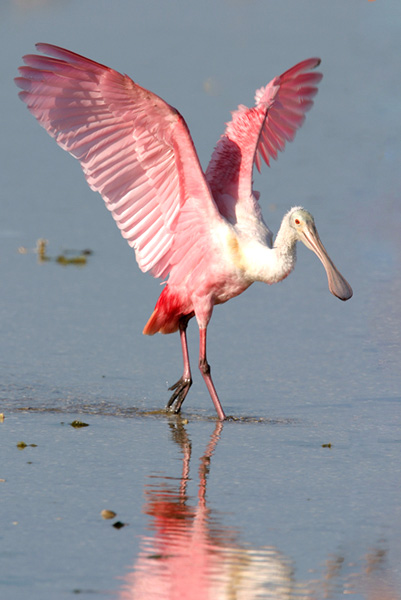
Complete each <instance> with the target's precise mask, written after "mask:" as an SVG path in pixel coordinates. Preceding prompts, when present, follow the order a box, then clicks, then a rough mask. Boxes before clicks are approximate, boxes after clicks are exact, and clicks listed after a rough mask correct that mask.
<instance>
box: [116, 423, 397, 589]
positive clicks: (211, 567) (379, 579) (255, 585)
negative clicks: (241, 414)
mask: <svg viewBox="0 0 401 600" xmlns="http://www.w3.org/2000/svg"><path fill="white" fill-rule="evenodd" d="M169 427H170V430H171V435H172V438H173V441H174V442H175V443H176V444H178V445H179V447H180V449H181V453H182V473H181V477H179V478H176V479H175V478H171V477H167V476H160V475H149V476H148V477H149V479H150V481H149V483H147V484H146V485H145V498H146V501H145V504H144V507H143V512H144V513H145V514H146V515H147V516H148V519H149V521H148V526H147V530H148V532H147V533H146V535H144V536H143V537H142V539H141V543H140V551H139V554H138V556H137V559H136V561H135V563H134V565H133V566H132V567H131V566H130V567H128V570H127V573H126V574H125V575H124V576H123V581H124V583H123V584H122V586H121V589H120V591H119V594H118V597H119V598H120V599H121V600H130V599H134V598H135V599H136V600H140V599H145V598H146V600H156V599H158V600H161V599H163V598H165V599H166V600H167V599H168V600H179V599H180V600H182V599H184V600H185V599H188V600H197V599H199V600H201V599H202V600H203V599H205V598H213V599H233V598H236V599H238V600H242V599H243V600H256V598H258V599H262V600H263V599H273V598H274V599H275V600H281V599H286V600H296V599H298V600H300V599H304V600H313V599H315V598H334V597H336V596H337V595H338V594H340V595H342V594H350V595H351V596H358V597H359V594H361V596H360V597H361V598H365V599H367V600H379V599H380V600H396V599H398V598H399V596H398V595H395V592H394V590H393V588H392V587H391V586H390V585H389V584H388V573H387V571H386V559H387V557H386V550H384V549H383V548H382V547H381V546H380V545H378V547H377V548H374V549H372V550H370V551H369V552H367V553H366V555H365V557H364V558H363V559H362V560H359V561H357V562H353V563H352V564H351V563H349V562H347V563H346V561H345V558H344V557H343V556H341V555H332V556H329V557H328V559H327V560H326V562H325V570H324V573H323V575H322V577H321V578H320V579H316V580H313V579H311V580H309V581H305V582H298V581H297V580H296V576H295V568H294V565H293V564H292V561H291V558H290V557H288V556H285V555H284V554H283V553H282V552H280V551H279V550H278V549H277V548H275V547H273V546H265V547H260V548H257V547H249V546H248V545H247V544H246V543H243V542H242V541H241V539H240V538H241V537H242V536H241V532H240V531H238V530H236V529H234V528H229V527H226V526H225V525H224V524H223V523H222V518H223V516H222V515H220V514H219V513H218V512H217V511H215V510H213V509H212V508H209V507H208V504H207V497H206V488H207V479H208V475H209V473H210V470H211V468H212V455H213V453H214V452H215V450H216V447H217V445H218V442H219V439H220V436H221V434H222V431H223V428H224V427H225V424H223V423H220V422H219V423H216V425H215V428H214V431H213V433H212V435H211V437H210V440H209V443H208V445H207V448H206V450H205V452H204V454H203V455H202V456H201V457H200V459H199V466H198V475H197V490H198V493H197V497H194V496H191V495H190V494H189V493H188V484H189V482H190V481H192V479H191V477H190V463H191V454H192V445H191V441H190V438H189V436H188V433H187V431H186V428H185V424H184V422H183V420H181V419H180V418H177V419H176V420H175V421H174V422H173V421H170V422H169ZM356 569H357V570H356Z"/></svg>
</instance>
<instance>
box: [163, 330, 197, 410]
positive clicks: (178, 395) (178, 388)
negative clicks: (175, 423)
mask: <svg viewBox="0 0 401 600" xmlns="http://www.w3.org/2000/svg"><path fill="white" fill-rule="evenodd" d="M188 321H189V319H188V318H184V319H182V320H181V321H180V340H181V348H182V358H183V361H184V372H183V374H182V377H181V378H180V379H179V380H178V381H177V382H176V383H175V384H174V385H172V386H171V387H169V388H168V389H169V390H172V391H173V394H172V395H171V398H170V400H169V401H168V402H167V406H166V408H167V409H168V410H171V411H172V412H174V413H176V414H177V413H179V412H180V410H181V406H182V403H183V402H184V400H185V398H186V396H187V394H188V392H189V388H190V387H191V385H192V376H191V367H190V364H189V355H188V344H187V326H188ZM173 405H174V406H173Z"/></svg>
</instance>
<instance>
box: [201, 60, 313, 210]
mask: <svg viewBox="0 0 401 600" xmlns="http://www.w3.org/2000/svg"><path fill="white" fill-rule="evenodd" d="M319 64H320V59H319V58H310V59H308V60H304V61H303V62H300V63H299V64H297V65H295V67H292V69H289V70H288V71H286V72H285V73H283V74H282V75H280V76H279V77H275V78H274V79H273V80H272V81H271V82H270V83H269V84H268V85H267V86H266V87H263V88H260V89H259V90H257V91H256V94H255V106H254V107H253V108H247V107H246V106H242V105H241V106H239V107H238V109H237V110H236V111H235V112H233V113H232V120H231V122H230V123H228V124H227V127H226V131H225V133H224V134H223V135H222V136H221V138H220V140H219V141H218V143H217V145H216V148H215V150H214V152H213V155H212V158H211V160H210V163H209V166H208V168H207V171H206V179H207V181H208V183H209V185H210V187H211V190H212V193H213V197H214V199H215V201H216V202H217V204H218V206H219V198H221V197H222V196H223V195H224V194H229V195H230V196H231V197H233V198H235V199H236V200H237V202H242V201H244V202H246V201H247V199H248V198H250V196H251V194H252V171H253V165H254V164H255V165H256V167H257V169H258V170H259V171H260V167H261V158H263V160H264V161H265V162H266V164H267V165H269V164H270V159H271V158H274V159H276V158H277V153H278V151H279V150H280V151H283V150H284V147H285V143H286V141H292V140H293V139H294V137H295V133H296V131H297V129H298V128H299V127H301V125H302V123H303V122H304V120H305V113H306V111H308V110H309V109H310V108H311V107H312V105H313V100H312V98H313V97H314V96H315V95H316V93H317V84H318V83H319V81H320V80H321V79H322V74H321V73H317V72H311V69H314V68H315V67H317V66H318V65H319Z"/></svg>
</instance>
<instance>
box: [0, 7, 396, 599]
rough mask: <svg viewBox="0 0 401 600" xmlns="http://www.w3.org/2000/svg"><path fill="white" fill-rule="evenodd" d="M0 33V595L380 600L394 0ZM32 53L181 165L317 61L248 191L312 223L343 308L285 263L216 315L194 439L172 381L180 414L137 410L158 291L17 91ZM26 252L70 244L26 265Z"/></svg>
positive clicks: (159, 385) (30, 10) (391, 564)
mask: <svg viewBox="0 0 401 600" xmlns="http://www.w3.org/2000/svg"><path fill="white" fill-rule="evenodd" d="M0 34H1V35H0V49H1V53H0V81H1V86H0V98H1V106H2V111H1V117H0V118H1V132H2V133H1V136H0V149H1V156H0V158H1V171H0V176H1V220H0V273H1V281H2V292H1V296H0V317H1V320H0V323H1V336H0V347H1V378H0V399H1V400H0V412H1V413H4V416H5V418H4V421H3V422H0V447H1V462H0V494H1V511H0V597H1V598H5V600H19V599H23V598H24V599H25V598H27V597H29V598H32V599H33V600H36V599H38V600H39V599H40V600H47V599H49V600H50V599H51V600H54V599H62V598H70V597H72V596H73V595H76V594H80V596H82V597H88V598H103V597H111V598H116V599H117V598H121V599H124V600H126V599H132V598H135V599H138V598H140V599H142V598H146V599H151V600H153V599H169V600H171V599H177V600H178V599H179V598H188V600H194V599H198V598H199V599H204V598H210V599H213V600H214V599H220V598H221V599H223V598H224V599H225V598H234V597H235V598H238V599H241V600H243V599H244V600H253V599H254V598H255V599H256V598H272V599H273V598H274V599H280V600H281V599H284V598H285V599H299V598H302V599H307V600H312V599H318V600H320V599H322V598H330V599H337V598H342V597H343V596H344V594H347V595H349V596H350V597H351V598H355V599H356V600H360V599H366V600H379V599H380V600H389V599H391V600H394V599H396V600H399V599H400V598H401V591H400V590H401V568H400V564H401V541H400V540H401V508H400V501H399V498H400V483H401V481H400V479H401V478H400V463H401V433H400V426H401V418H400V404H401V371H400V364H401V347H400V339H401V314H400V308H399V307H400V294H401V268H400V264H401V261H400V259H401V236H400V233H399V232H400V226H401V207H400V194H401V185H400V181H401V180H400V170H399V164H400V142H399V140H400V134H401V131H400V129H401V125H400V123H401V121H400V117H399V112H400V97H401V80H400V77H399V74H400V70H401V59H400V52H399V51H400V42H399V40H400V35H401V5H400V3H399V2H398V1H397V0H387V2H380V0H377V1H376V2H368V1H367V0H355V1H354V2H352V3H350V2H349V1H348V0H337V2H335V3H334V2H326V1H323V2H322V1H318V0H310V1H305V0H299V1H298V2H296V3H295V2H290V1H289V0H288V1H287V0H282V1H281V2H280V3H278V2H273V1H266V2H245V1H241V0H237V1H234V0H233V1H231V2H230V1H228V0H226V1H223V0H218V1H217V2H216V1H214V2H212V1H210V2H209V1H206V2H203V3H195V2H187V3H176V2H169V3H167V2H166V3H162V2H156V1H152V0H151V1H148V2H146V3H141V2H134V3H133V2H131V1H128V0H127V1H125V0H121V1H120V2H119V3H110V2H103V1H102V2H98V3H96V10H95V9H94V3H93V2H91V1H89V0H70V1H69V2H67V1H62V0H58V1H56V0H54V1H51V0H48V1H47V2H46V1H45V0H42V1H40V0H37V1H36V2H35V1H34V0H32V1H28V0H25V1H24V0H19V1H15V2H11V1H6V0H4V1H3V2H2V3H1V6H0ZM37 41H47V42H51V43H56V44H59V45H62V46H66V47H68V48H70V49H72V50H75V51H77V52H80V53H82V54H85V55H87V56H89V57H92V58H94V59H95V60H98V61H100V62H103V63H106V64H108V65H110V66H113V67H114V68H116V69H118V70H119V71H122V72H126V73H128V74H129V75H130V76H132V77H133V78H134V79H135V80H136V81H138V83H140V84H141V85H143V86H145V87H148V88H150V89H152V90H153V91H155V92H156V93H158V94H159V95H161V96H162V97H163V98H165V99H166V100H167V101H168V102H169V103H171V104H172V105H174V106H176V107H177V108H178V109H179V110H180V111H181V112H182V114H183V115H184V116H185V118H186V120H187V123H188V125H189V127H190V129H191V132H192V135H193V138H194V140H195V143H196V146H197V149H198V152H199V156H200V159H201V162H202V164H203V165H204V166H206V165H207V162H208V159H209V156H210V153H211V151H212V148H213V146H214V144H215V142H216V140H217V139H218V136H219V135H220V134H221V133H222V131H223V129H224V123H225V121H227V120H228V119H229V118H230V110H233V109H235V108H236V106H237V105H238V104H239V103H245V104H250V103H251V102H252V101H253V93H254V90H255V89H256V88H257V87H260V86H261V85H264V84H266V83H267V82H268V81H269V80H270V79H271V78H272V77H273V76H274V75H276V74H278V73H280V72H282V71H283V70H285V69H286V68H288V67H290V66H292V65H293V64H295V63H296V62H297V61H299V60H302V59H303V58H306V57H309V56H315V55H319V56H321V58H322V67H321V69H322V71H323V73H324V79H323V81H322V84H321V85H320V91H319V94H318V96H317V99H316V103H315V106H314V108H313V110H312V111H311V113H310V114H308V117H307V120H306V123H305V125H304V127H303V129H302V130H301V131H300V132H299V134H298V135H297V138H296V140H295V142H294V143H293V144H291V145H289V146H288V147H287V149H286V152H285V153H284V154H283V155H281V156H280V157H279V160H278V162H277V163H275V164H273V165H272V168H271V169H268V168H265V169H263V172H262V174H261V175H260V176H259V175H257V176H255V187H256V189H259V190H260V192H261V202H262V207H263V211H264V215H265V218H266V221H267V222H268V224H269V225H270V227H271V228H272V229H273V230H274V231H277V229H278V227H279V224H280V220H281V218H282V215H283V213H284V212H285V211H286V210H287V209H288V208H289V207H290V206H292V205H296V204H301V205H304V206H305V207H306V208H308V209H309V210H310V211H311V212H312V213H313V214H314V216H315V219H316V222H317V226H318V229H319V233H320V235H321V238H322V240H323V242H324V244H325V245H326V247H327V249H328V250H329V252H330V254H331V256H332V258H333V260H334V262H335V263H336V264H337V266H338V267H339V269H340V270H341V271H342V272H343V274H344V275H345V277H346V278H347V279H348V280H349V281H350V283H351V285H352V286H353V288H354V294H355V295H354V297H353V298H352V300H350V301H349V302H347V303H341V302H339V301H338V300H337V299H335V298H333V297H332V296H331V295H330V293H329V292H328V289H327V282H326V278H325V274H324V271H323V269H322V267H321V265H320V263H319V262H318V261H317V260H316V258H315V257H314V256H313V255H312V253H310V252H309V251H308V250H306V249H304V248H300V249H299V259H298V264H297V268H296V270H295V272H294V273H293V274H292V275H291V277H289V278H288V279H287V280H285V281H284V282H283V283H281V284H280V285H277V286H273V287H267V286H263V285H261V284H260V285H254V286H252V288H250V289H249V290H248V291H247V292H246V293H245V294H244V295H243V296H241V297H239V298H237V299H235V300H233V301H232V302H230V303H228V304H227V305H225V306H223V307H217V308H216V310H215V313H214V315H213V319H212V323H211V326H210V334H209V352H208V358H209V360H210V363H211V364H212V368H213V376H214V380H215V384H216V387H217V389H218V391H219V394H220V397H221V400H222V403H223V406H224V408H225V410H226V412H227V414H230V415H234V416H235V417H237V420H236V421H231V422H228V423H225V424H224V425H223V426H221V425H218V424H216V422H215V415H214V411H213V407H212V404H211V402H210V399H209V398H208V395H207V392H206V389H205V387H204V385H203V382H202V380H201V378H200V376H198V374H197V373H195V374H194V375H195V378H194V379H195V381H194V385H193V387H192V389H191V392H190V395H189V397H188V399H187V400H186V403H185V405H184V411H183V414H182V418H174V417H167V416H166V415H164V414H162V413H158V412H155V411H157V410H158V409H160V408H162V407H163V406H164V405H165V402H166V400H167V398H168V392H167V387H168V386H169V385H171V384H172V383H174V381H175V380H176V379H177V378H178V377H179V375H180V374H181V373H180V371H181V356H180V354H181V353H180V347H179V340H178V337H177V336H176V335H173V336H155V337H154V338H147V337H144V336H142V335H141V331H142V328H143V325H144V324H145V323H146V320H147V318H148V317H149V315H150V313H151V311H152V309H153V306H154V304H155V302H156V299H157V296H158V293H159V292H160V287H159V284H158V282H157V281H155V280H152V278H151V277H149V276H148V275H143V274H142V273H140V271H139V269H138V268H137V266H136V263H135V258H134V255H133V252H132V250H131V249H130V248H129V247H128V246H127V244H126V243H125V242H124V240H122V238H121V236H120V234H119V232H118V230H117V228H116V227H115V225H114V224H113V222H112V220H111V218H110V215H109V214H108V213H107V211H106V210H105V208H104V206H103V202H102V200H101V198H100V197H98V196H97V195H96V194H93V193H92V192H91V191H90V190H89V188H88V187H87V185H86V183H85V181H84V178H83V176H82V173H81V171H80V168H79V165H78V164H77V163H76V161H74V160H72V159H71V158H70V157H68V156H67V155H66V154H65V153H64V152H62V151H61V150H59V149H58V148H57V147H56V145H55V143H54V141H52V140H51V139H50V138H49V137H48V136H47V135H46V134H45V132H44V131H43V130H42V129H41V128H40V127H39V126H38V125H37V123H36V122H35V121H34V119H33V118H32V117H31V115H29V113H28V112H27V111H26V109H25V107H24V106H23V105H22V103H21V102H19V100H18V98H17V90H16V88H15V86H14V85H13V82H12V78H13V77H14V76H15V75H16V71H17V67H18V66H19V65H20V64H21V56H22V55H23V54H25V53H30V52H32V51H33V49H34V43H35V42H37ZM40 238H45V239H47V240H48V245H47V251H48V255H49V257H51V258H52V259H53V258H56V257H57V256H59V255H63V256H66V257H67V258H69V257H71V256H76V255H77V254H79V253H80V252H81V251H83V250H86V249H89V250H91V254H90V255H89V256H87V262H86V264H85V265H84V266H81V267H79V266H76V265H68V266H62V265H60V264H59V263H57V262H56V261H55V260H51V261H45V262H42V263H40V261H38V256H37V254H36V253H35V252H34V249H35V247H36V243H37V240H38V239H40ZM21 247H23V248H25V249H26V252H25V253H20V252H19V251H18V249H19V248H21ZM189 336H190V352H191V355H192V357H193V366H194V367H195V365H196V356H197V330H196V326H195V323H193V324H191V326H190V328H189ZM195 370H196V369H195V368H194V371H195ZM74 420H79V421H82V422H85V423H86V424H88V425H89V426H88V427H82V428H74V427H71V425H70V423H71V422H73V421H74ZM19 442H24V443H25V444H27V446H26V447H21V446H18V443H19ZM103 509H110V510H113V511H114V512H115V513H116V516H115V517H114V518H113V519H111V520H105V519H103V518H102V517H101V515H100V513H101V511H102V510H103ZM118 523H120V524H123V525H124V526H123V527H120V528H117V527H113V525H116V524H118Z"/></svg>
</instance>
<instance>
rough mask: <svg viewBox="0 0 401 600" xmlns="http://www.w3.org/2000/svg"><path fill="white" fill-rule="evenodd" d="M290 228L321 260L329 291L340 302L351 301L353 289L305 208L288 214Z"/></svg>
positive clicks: (293, 210) (296, 237)
mask: <svg viewBox="0 0 401 600" xmlns="http://www.w3.org/2000/svg"><path fill="white" fill-rule="evenodd" d="M288 219H289V226H290V228H291V229H292V230H293V232H294V235H295V239H296V240H299V241H300V242H303V243H304V244H305V246H306V247H307V248H309V250H312V251H313V252H314V253H315V254H316V256H317V257H318V258H319V259H320V260H321V262H322V264H323V266H324V268H325V270H326V274H327V279H328V283H329V290H330V292H331V293H332V294H333V295H334V296H337V298H340V300H349V298H351V296H352V288H351V286H350V284H349V283H348V281H346V280H345V279H344V277H343V276H342V275H341V273H340V272H339V271H338V269H337V268H336V266H335V265H334V263H333V262H332V260H331V258H330V257H329V255H328V254H327V251H326V248H325V247H324V246H323V244H322V242H321V240H320V237H319V234H318V232H317V229H316V225H315V220H314V218H313V217H312V215H311V214H310V213H309V212H308V211H307V210H305V209H304V208H299V207H297V208H294V209H292V210H291V211H290V212H289V213H288Z"/></svg>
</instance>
